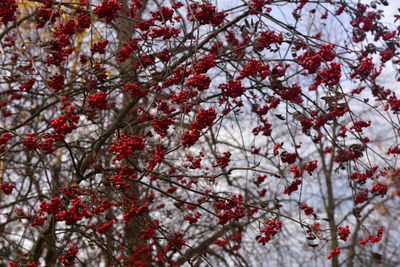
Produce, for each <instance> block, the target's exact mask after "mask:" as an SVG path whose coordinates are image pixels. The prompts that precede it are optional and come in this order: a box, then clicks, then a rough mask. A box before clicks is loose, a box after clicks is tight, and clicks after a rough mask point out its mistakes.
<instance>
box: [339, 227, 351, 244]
mask: <svg viewBox="0 0 400 267" xmlns="http://www.w3.org/2000/svg"><path fill="white" fill-rule="evenodd" d="M338 235H339V237H340V239H341V240H343V241H347V238H348V237H349V235H350V227H349V226H348V225H346V226H345V227H343V226H339V228H338Z"/></svg>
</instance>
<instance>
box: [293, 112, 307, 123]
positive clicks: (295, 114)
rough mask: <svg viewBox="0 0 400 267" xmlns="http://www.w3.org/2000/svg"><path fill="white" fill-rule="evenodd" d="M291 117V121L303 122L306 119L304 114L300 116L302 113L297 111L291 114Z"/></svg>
mask: <svg viewBox="0 0 400 267" xmlns="http://www.w3.org/2000/svg"><path fill="white" fill-rule="evenodd" d="M292 116H293V119H294V120H296V121H303V120H306V119H307V117H306V116H305V115H304V114H302V113H300V112H298V111H296V112H295V113H293V115H292Z"/></svg>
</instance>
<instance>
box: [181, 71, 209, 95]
mask: <svg viewBox="0 0 400 267" xmlns="http://www.w3.org/2000/svg"><path fill="white" fill-rule="evenodd" d="M210 83H211V79H210V77H207V76H205V75H204V74H197V73H195V74H193V75H192V76H191V77H190V78H189V79H188V81H187V86H189V87H192V88H196V89H197V90H199V91H204V90H206V89H208V87H209V86H210Z"/></svg>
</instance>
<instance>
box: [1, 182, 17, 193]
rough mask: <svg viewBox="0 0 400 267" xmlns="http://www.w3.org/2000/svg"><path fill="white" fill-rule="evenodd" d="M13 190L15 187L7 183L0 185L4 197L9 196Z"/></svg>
mask: <svg viewBox="0 0 400 267" xmlns="http://www.w3.org/2000/svg"><path fill="white" fill-rule="evenodd" d="M14 188H15V185H13V184H9V183H3V184H2V185H0V190H1V191H2V192H3V193H4V194H6V195H9V194H11V193H12V191H13V189H14Z"/></svg>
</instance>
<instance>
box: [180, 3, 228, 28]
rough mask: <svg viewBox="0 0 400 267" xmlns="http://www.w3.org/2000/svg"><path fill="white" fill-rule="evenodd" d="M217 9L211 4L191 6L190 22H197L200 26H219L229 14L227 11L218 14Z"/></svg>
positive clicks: (189, 12)
mask: <svg viewBox="0 0 400 267" xmlns="http://www.w3.org/2000/svg"><path fill="white" fill-rule="evenodd" d="M215 8H216V7H215V6H212V5H209V4H198V3H194V4H191V5H190V6H189V7H188V12H187V13H188V15H187V16H188V20H189V21H196V22H198V23H200V25H205V24H212V25H213V26H218V25H220V24H221V23H222V22H223V21H224V18H225V17H226V16H228V14H226V13H225V11H221V12H216V11H215Z"/></svg>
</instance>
